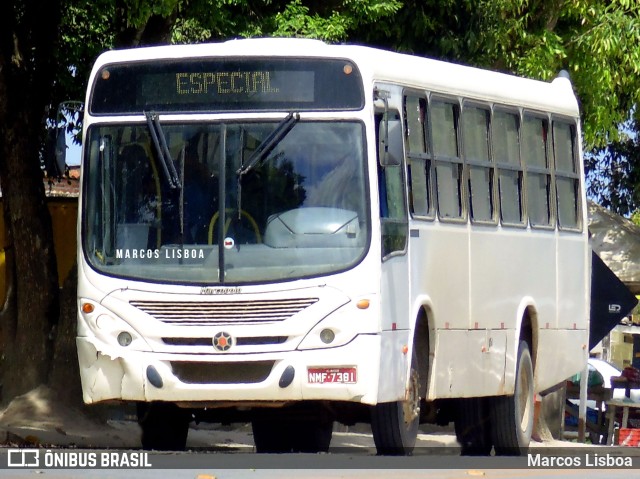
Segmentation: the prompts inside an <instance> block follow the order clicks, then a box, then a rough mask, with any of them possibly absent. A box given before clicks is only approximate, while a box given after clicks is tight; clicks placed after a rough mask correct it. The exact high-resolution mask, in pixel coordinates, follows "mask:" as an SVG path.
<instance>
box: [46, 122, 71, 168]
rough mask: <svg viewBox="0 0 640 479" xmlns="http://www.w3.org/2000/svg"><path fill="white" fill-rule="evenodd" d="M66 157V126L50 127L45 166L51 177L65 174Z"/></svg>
mask: <svg viewBox="0 0 640 479" xmlns="http://www.w3.org/2000/svg"><path fill="white" fill-rule="evenodd" d="M66 158H67V138H66V131H65V129H64V127H59V128H51V129H49V131H48V133H47V144H46V146H45V150H44V168H45V171H46V172H47V176H48V177H49V178H61V177H62V175H64V172H65V168H66Z"/></svg>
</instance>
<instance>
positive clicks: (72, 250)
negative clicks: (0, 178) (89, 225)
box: [0, 198, 78, 308]
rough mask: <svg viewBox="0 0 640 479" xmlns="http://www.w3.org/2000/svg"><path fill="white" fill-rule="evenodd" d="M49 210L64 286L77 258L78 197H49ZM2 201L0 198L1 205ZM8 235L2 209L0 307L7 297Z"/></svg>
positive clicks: (0, 214) (0, 218) (60, 274)
mask: <svg viewBox="0 0 640 479" xmlns="http://www.w3.org/2000/svg"><path fill="white" fill-rule="evenodd" d="M47 201H48V206H49V212H50V213H51V219H52V221H53V245H54V248H55V250H56V257H57V260H58V279H59V284H60V286H62V284H63V283H64V280H65V279H66V278H67V276H68V274H69V272H70V271H71V268H72V267H73V265H74V263H75V260H76V247H77V244H76V220H77V218H78V200H77V198H48V199H47ZM1 204H2V202H1V200H0V206H1ZM8 246H9V245H8V244H7V235H6V229H5V224H4V214H3V213H2V209H0V308H1V307H2V305H3V304H4V301H5V298H6V284H7V268H6V262H5V250H6V249H7V247H8Z"/></svg>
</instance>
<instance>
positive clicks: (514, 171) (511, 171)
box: [491, 111, 524, 225]
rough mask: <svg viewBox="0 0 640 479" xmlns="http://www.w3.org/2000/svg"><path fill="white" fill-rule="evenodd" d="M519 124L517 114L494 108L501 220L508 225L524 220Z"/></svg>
mask: <svg viewBox="0 0 640 479" xmlns="http://www.w3.org/2000/svg"><path fill="white" fill-rule="evenodd" d="M518 123H519V121H518V116H517V114H515V113H510V112H504V111H495V112H494V113H493V121H492V122H491V140H492V144H493V155H494V160H495V163H496V165H497V167H498V194H499V196H500V219H501V220H502V222H503V223H505V224H509V225H522V224H523V223H524V213H523V207H522V165H521V163H520V140H519V138H518V129H519V124H518Z"/></svg>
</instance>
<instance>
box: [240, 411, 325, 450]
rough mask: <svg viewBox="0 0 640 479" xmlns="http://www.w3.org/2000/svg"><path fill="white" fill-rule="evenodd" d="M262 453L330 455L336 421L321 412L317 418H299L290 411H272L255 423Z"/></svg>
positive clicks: (253, 428) (259, 417) (252, 427)
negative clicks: (325, 453)
mask: <svg viewBox="0 0 640 479" xmlns="http://www.w3.org/2000/svg"><path fill="white" fill-rule="evenodd" d="M251 429H252V430H253V441H254V444H255V447H256V452H258V453H289V452H303V453H318V452H328V451H329V445H330V444H331V436H332V435H333V419H331V418H330V417H327V416H326V415H324V414H322V413H321V412H319V413H318V415H317V416H316V417H296V416H295V415H291V414H290V413H287V412H286V411H272V412H270V413H269V414H268V415H264V414H263V415H260V416H257V417H255V418H254V419H253V420H252V421H251Z"/></svg>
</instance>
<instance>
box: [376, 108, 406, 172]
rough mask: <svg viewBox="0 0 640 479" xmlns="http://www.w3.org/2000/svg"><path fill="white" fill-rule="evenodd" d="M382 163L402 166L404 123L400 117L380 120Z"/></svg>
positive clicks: (383, 164) (383, 165)
mask: <svg viewBox="0 0 640 479" xmlns="http://www.w3.org/2000/svg"><path fill="white" fill-rule="evenodd" d="M380 128H381V130H382V131H381V132H380V133H381V134H380V135H379V138H380V145H379V151H380V165H381V166H382V167H385V166H400V165H401V164H402V158H403V156H404V150H403V144H402V123H401V122H400V120H398V119H390V120H387V121H385V120H384V119H383V121H381V122H380Z"/></svg>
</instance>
